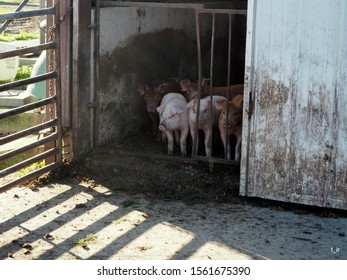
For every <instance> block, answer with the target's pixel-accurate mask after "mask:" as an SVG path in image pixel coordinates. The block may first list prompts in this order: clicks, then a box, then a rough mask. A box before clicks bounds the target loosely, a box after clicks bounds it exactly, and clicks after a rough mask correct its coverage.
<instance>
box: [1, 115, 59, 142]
mask: <svg viewBox="0 0 347 280" xmlns="http://www.w3.org/2000/svg"><path fill="white" fill-rule="evenodd" d="M57 123H58V120H57V119H53V120H51V121H48V122H45V123H42V124H38V125H35V126H33V127H30V128H28V129H24V130H21V131H18V132H16V133H13V134H10V135H7V136H5V137H2V138H0V145H4V144H6V143H9V142H11V141H13V140H17V139H19V138H22V137H25V136H28V135H30V134H34V133H35V132H38V131H40V130H44V129H46V128H49V127H53V126H56V125H57Z"/></svg>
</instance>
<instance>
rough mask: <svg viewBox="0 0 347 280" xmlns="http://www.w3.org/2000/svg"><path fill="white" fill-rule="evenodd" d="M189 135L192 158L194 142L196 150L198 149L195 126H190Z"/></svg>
mask: <svg viewBox="0 0 347 280" xmlns="http://www.w3.org/2000/svg"><path fill="white" fill-rule="evenodd" d="M189 128H190V135H191V136H192V156H193V155H194V150H193V149H194V145H195V144H194V143H195V141H196V148H198V147H199V146H198V145H199V137H197V138H195V125H194V124H193V125H191V126H190V127H189Z"/></svg>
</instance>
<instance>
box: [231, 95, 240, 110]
mask: <svg viewBox="0 0 347 280" xmlns="http://www.w3.org/2000/svg"><path fill="white" fill-rule="evenodd" d="M231 102H232V103H233V104H234V105H235V106H236V107H238V108H241V107H242V105H243V95H240V94H239V95H236V96H235V97H234V98H233V99H232V100H231Z"/></svg>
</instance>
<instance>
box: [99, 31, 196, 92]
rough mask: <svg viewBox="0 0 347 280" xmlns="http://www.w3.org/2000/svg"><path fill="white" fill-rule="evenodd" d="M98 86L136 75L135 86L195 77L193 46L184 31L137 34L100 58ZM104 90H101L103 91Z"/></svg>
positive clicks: (194, 48)
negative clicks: (168, 79) (173, 78)
mask: <svg viewBox="0 0 347 280" xmlns="http://www.w3.org/2000/svg"><path fill="white" fill-rule="evenodd" d="M100 65H101V67H100V87H101V89H103V90H104V89H105V87H107V86H108V85H109V83H110V82H112V81H111V80H110V79H112V80H114V79H116V80H117V79H119V80H120V79H121V78H122V77H124V76H127V75H131V76H132V75H133V74H136V76H137V78H138V81H139V84H141V83H145V84H155V83H157V82H158V81H159V82H160V81H162V80H165V79H167V78H168V77H175V78H178V79H179V78H183V77H187V76H188V77H190V76H192V75H193V76H195V75H196V74H195V72H196V67H197V66H196V46H195V42H194V41H193V40H191V38H189V37H188V35H187V34H186V33H185V31H184V30H174V29H171V28H168V29H164V30H161V31H158V32H153V33H146V34H139V35H137V36H136V37H132V38H130V39H129V41H128V42H125V43H124V44H123V46H121V47H117V48H115V50H114V51H113V52H112V53H111V54H105V55H103V56H102V57H100ZM103 87H104V88H103Z"/></svg>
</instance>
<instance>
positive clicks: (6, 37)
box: [0, 30, 40, 43]
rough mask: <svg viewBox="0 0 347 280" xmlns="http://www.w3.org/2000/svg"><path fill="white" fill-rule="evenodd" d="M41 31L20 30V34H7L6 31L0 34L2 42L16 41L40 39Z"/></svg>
mask: <svg viewBox="0 0 347 280" xmlns="http://www.w3.org/2000/svg"><path fill="white" fill-rule="evenodd" d="M39 38H40V33H39V32H25V31H23V30H19V34H7V33H6V34H5V32H2V33H1V34H0V41H2V42H6V43H9V42H14V41H21V40H22V41H25V40H31V39H39Z"/></svg>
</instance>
